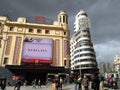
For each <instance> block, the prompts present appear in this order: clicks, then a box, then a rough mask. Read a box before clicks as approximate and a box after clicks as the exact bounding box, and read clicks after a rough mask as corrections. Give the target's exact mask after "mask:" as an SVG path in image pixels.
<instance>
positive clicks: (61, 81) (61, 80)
mask: <svg viewBox="0 0 120 90" xmlns="http://www.w3.org/2000/svg"><path fill="white" fill-rule="evenodd" d="M62 84H63V79H62V77H60V90H62Z"/></svg>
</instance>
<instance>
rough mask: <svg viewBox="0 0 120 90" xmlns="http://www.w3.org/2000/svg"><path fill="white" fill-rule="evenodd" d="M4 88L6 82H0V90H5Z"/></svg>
mask: <svg viewBox="0 0 120 90" xmlns="http://www.w3.org/2000/svg"><path fill="white" fill-rule="evenodd" d="M5 87H6V82H5V81H4V80H2V83H1V90H5Z"/></svg>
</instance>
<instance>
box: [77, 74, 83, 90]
mask: <svg viewBox="0 0 120 90" xmlns="http://www.w3.org/2000/svg"><path fill="white" fill-rule="evenodd" d="M81 81H82V78H81V76H80V75H78V80H77V83H78V90H81Z"/></svg>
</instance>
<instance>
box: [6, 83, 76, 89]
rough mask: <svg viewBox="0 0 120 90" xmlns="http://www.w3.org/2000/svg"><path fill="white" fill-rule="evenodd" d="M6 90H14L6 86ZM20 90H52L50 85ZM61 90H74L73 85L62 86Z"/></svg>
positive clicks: (26, 87) (12, 87)
mask: <svg viewBox="0 0 120 90" xmlns="http://www.w3.org/2000/svg"><path fill="white" fill-rule="evenodd" d="M6 90H14V86H7V87H6ZM20 90H53V87H52V85H49V86H44V85H42V86H41V88H36V89H35V88H33V87H32V86H21V88H20ZM62 90H74V84H69V85H66V86H63V89H62Z"/></svg>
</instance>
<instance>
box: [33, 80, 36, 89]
mask: <svg viewBox="0 0 120 90" xmlns="http://www.w3.org/2000/svg"><path fill="white" fill-rule="evenodd" d="M32 86H33V88H35V89H36V79H34V80H33V81H32Z"/></svg>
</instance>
